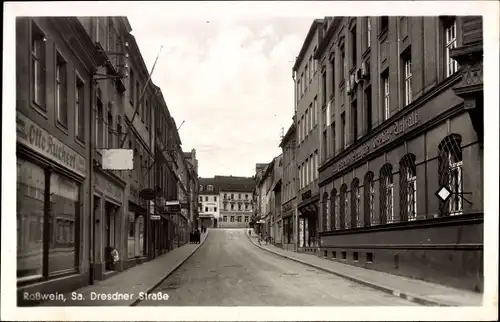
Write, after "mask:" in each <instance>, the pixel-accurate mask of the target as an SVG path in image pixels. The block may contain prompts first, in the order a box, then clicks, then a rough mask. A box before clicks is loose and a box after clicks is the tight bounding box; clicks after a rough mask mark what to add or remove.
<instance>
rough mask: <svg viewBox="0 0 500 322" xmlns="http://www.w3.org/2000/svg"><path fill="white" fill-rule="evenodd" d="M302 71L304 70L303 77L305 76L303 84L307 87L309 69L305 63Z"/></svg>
mask: <svg viewBox="0 0 500 322" xmlns="http://www.w3.org/2000/svg"><path fill="white" fill-rule="evenodd" d="M304 72H305V78H306V83H305V84H304V85H305V87H306V88H307V84H308V83H309V69H308V66H307V65H306V67H305V68H304Z"/></svg>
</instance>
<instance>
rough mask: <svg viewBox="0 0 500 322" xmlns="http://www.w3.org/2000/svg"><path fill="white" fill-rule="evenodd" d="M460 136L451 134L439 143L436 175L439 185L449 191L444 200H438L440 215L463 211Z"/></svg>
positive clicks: (457, 213)
mask: <svg viewBox="0 0 500 322" xmlns="http://www.w3.org/2000/svg"><path fill="white" fill-rule="evenodd" d="M461 143H462V137H461V136H460V135H458V134H451V135H449V136H447V137H446V138H444V139H443V140H442V141H441V143H440V144H439V156H438V163H439V166H438V175H439V185H440V186H445V187H447V188H448V189H449V191H450V192H451V196H450V197H449V198H448V199H447V200H446V202H443V201H440V205H439V209H440V213H441V215H442V216H449V215H460V214H462V213H463V200H462V193H463V180H462V179H463V172H462V169H463V159H462V147H461Z"/></svg>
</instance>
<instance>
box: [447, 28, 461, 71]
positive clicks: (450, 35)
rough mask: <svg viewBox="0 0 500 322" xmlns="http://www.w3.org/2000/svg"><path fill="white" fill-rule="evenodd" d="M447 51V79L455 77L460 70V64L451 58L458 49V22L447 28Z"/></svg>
mask: <svg viewBox="0 0 500 322" xmlns="http://www.w3.org/2000/svg"><path fill="white" fill-rule="evenodd" d="M445 46H446V47H445V51H446V77H448V76H451V75H453V74H454V73H455V72H456V71H457V70H458V63H457V61H456V60H454V59H453V58H451V55H450V52H451V50H452V49H453V48H456V47H457V22H456V20H454V21H453V22H452V23H450V24H448V25H447V26H445Z"/></svg>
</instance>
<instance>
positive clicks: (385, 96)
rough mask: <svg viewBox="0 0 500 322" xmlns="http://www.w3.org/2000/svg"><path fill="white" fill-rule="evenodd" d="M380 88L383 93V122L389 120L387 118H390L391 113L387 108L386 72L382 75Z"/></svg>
mask: <svg viewBox="0 0 500 322" xmlns="http://www.w3.org/2000/svg"><path fill="white" fill-rule="evenodd" d="M382 86H383V88H382V91H383V93H384V96H383V99H384V103H383V106H384V121H385V120H387V119H389V117H390V116H391V111H390V108H389V71H388V70H386V71H385V72H384V73H383V74H382Z"/></svg>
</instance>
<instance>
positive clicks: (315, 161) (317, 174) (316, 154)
mask: <svg viewBox="0 0 500 322" xmlns="http://www.w3.org/2000/svg"><path fill="white" fill-rule="evenodd" d="M314 164H315V174H316V176H315V178H316V179H318V178H319V163H318V150H316V151H314Z"/></svg>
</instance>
